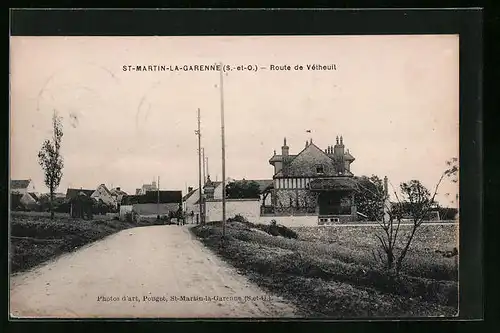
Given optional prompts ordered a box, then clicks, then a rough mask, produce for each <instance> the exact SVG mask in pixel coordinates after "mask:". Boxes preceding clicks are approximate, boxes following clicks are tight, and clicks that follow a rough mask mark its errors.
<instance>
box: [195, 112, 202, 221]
mask: <svg viewBox="0 0 500 333" xmlns="http://www.w3.org/2000/svg"><path fill="white" fill-rule="evenodd" d="M196 134H197V135H198V186H199V189H200V190H199V192H200V197H199V200H198V204H199V222H200V223H203V220H202V217H201V216H202V209H203V203H202V201H203V194H202V192H203V188H202V186H201V125H200V108H198V130H197V131H196Z"/></svg>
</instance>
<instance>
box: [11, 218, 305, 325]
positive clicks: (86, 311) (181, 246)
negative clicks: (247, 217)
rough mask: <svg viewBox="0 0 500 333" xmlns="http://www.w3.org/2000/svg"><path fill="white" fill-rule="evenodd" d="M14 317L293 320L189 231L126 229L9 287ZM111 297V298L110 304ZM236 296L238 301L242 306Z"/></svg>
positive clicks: (288, 308)
mask: <svg viewBox="0 0 500 333" xmlns="http://www.w3.org/2000/svg"><path fill="white" fill-rule="evenodd" d="M10 284H11V286H10V307H11V309H10V311H11V314H12V315H13V316H15V317H52V318H53V317H63V318H70V317H71V318H74V317H107V318H123V317H127V318H131V317H141V318H143V317H149V318H151V317H153V318H160V317H162V318H181V317H182V318H186V317H190V318H203V317H205V318H208V317H261V318H262V317H293V316H294V315H295V314H296V311H295V309H294V308H293V306H291V305H289V304H286V303H285V302H283V300H281V299H279V298H278V297H276V296H274V295H269V294H267V293H266V292H264V291H262V290H260V289H259V288H258V287H257V286H255V285H254V284H252V283H250V282H249V281H248V280H247V279H246V278H245V277H244V276H241V275H239V274H238V273H237V272H236V271H235V269H234V268H232V267H229V266H228V265H227V264H226V263H224V262H222V261H221V260H220V259H219V258H217V257H216V256H215V255H214V254H213V253H212V252H210V251H209V250H208V249H206V248H204V247H203V245H201V243H199V242H198V241H197V240H196V239H194V237H193V236H192V235H191V234H190V232H189V230H188V229H187V227H179V226H173V225H172V226H151V227H143V228H134V229H128V230H124V231H121V232H119V233H117V234H115V235H113V236H110V237H108V238H106V239H104V240H102V241H99V242H96V243H93V244H91V245H89V246H87V247H84V248H82V249H80V250H78V251H77V252H75V253H70V254H67V255H64V256H62V257H60V258H58V259H56V260H55V261H53V262H50V263H48V264H46V265H43V266H41V267H38V268H36V269H34V270H32V271H29V272H26V273H24V274H19V275H14V276H13V277H12V278H11V281H10ZM109 298H112V300H109ZM238 298H241V300H239V299H238Z"/></svg>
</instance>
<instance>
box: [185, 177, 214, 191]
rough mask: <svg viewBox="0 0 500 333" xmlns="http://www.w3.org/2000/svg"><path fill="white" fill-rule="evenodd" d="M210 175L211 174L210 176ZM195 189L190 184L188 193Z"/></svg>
mask: <svg viewBox="0 0 500 333" xmlns="http://www.w3.org/2000/svg"><path fill="white" fill-rule="evenodd" d="M209 177H210V176H209ZM192 190H193V188H192V187H191V186H190V187H188V193H189V192H191V191H192Z"/></svg>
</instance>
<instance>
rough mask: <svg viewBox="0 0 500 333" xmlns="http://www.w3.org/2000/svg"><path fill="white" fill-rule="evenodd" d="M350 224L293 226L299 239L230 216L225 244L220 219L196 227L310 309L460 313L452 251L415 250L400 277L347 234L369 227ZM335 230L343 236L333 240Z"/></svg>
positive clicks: (335, 313) (254, 276)
mask: <svg viewBox="0 0 500 333" xmlns="http://www.w3.org/2000/svg"><path fill="white" fill-rule="evenodd" d="M351 228H355V227H342V228H330V230H329V231H326V230H321V228H304V229H295V231H296V232H297V234H298V236H299V237H298V239H287V238H284V237H275V236H271V235H268V234H265V233H263V232H260V231H255V230H252V229H250V228H249V226H245V225H244V224H241V223H239V224H236V223H229V224H228V226H227V230H226V232H227V239H226V243H225V247H224V248H221V247H220V235H221V228H220V226H219V225H217V224H214V225H210V226H196V227H194V228H192V229H191V230H192V232H193V233H194V234H195V235H196V236H198V237H199V238H200V239H201V241H202V242H203V243H204V244H205V245H206V246H207V247H209V248H211V249H212V250H213V251H215V252H216V253H218V254H219V255H220V256H221V257H223V258H224V259H225V260H227V261H228V262H230V263H231V264H232V265H234V266H235V267H236V268H238V269H239V270H240V271H241V272H243V273H244V274H245V275H247V276H248V277H249V278H250V279H251V280H253V281H254V282H256V283H257V284H259V285H260V286H261V287H263V288H265V289H268V290H270V291H272V292H275V293H278V294H280V295H282V296H284V297H286V298H287V299H289V300H291V301H292V302H293V303H295V304H296V305H297V306H298V307H299V308H300V309H302V310H303V311H306V312H309V315H311V316H320V317H321V316H328V317H342V318H346V317H373V316H375V317H376V316H452V315H454V314H455V313H456V309H457V302H458V290H457V288H458V286H457V282H456V280H455V278H456V272H454V270H455V268H454V264H453V261H454V260H453V259H449V258H443V257H442V256H441V257H440V256H437V255H435V253H434V252H432V251H430V252H428V255H427V256H423V257H421V258H419V261H418V263H417V264H415V260H416V258H417V257H416V256H412V257H411V258H409V259H408V261H409V262H410V263H409V264H407V265H406V266H405V270H404V272H403V274H401V276H400V277H399V278H394V277H390V276H389V275H388V274H386V273H385V272H384V271H383V270H382V269H380V267H379V266H378V265H377V263H376V262H375V259H373V257H372V255H371V252H370V251H369V248H370V246H369V245H367V244H366V243H363V242H362V241H361V240H360V239H358V237H350V239H351V240H349V239H348V237H346V235H345V234H346V233H348V232H351V233H354V234H357V233H359V234H364V238H370V235H369V234H367V232H369V231H368V230H362V231H361V230H355V231H352V230H351V231H347V230H345V229H351ZM334 229H338V230H334ZM341 229H342V230H341ZM374 230H375V229H371V232H373V231H374ZM448 232H449V230H447V232H444V233H445V234H447V233H448ZM319 233H322V234H321V235H318V234H319ZM341 233H344V235H341ZM440 233H442V232H440ZM328 234H330V236H328ZM334 235H335V236H334ZM335 237H338V240H339V239H341V241H335V240H334V239H335ZM332 240H333V241H332ZM419 241H420V240H419ZM359 248H361V249H362V250H359ZM417 248H418V246H417ZM441 259H448V260H450V261H451V262H452V263H451V264H449V263H448V262H445V261H443V260H441ZM432 277H439V279H436V278H432Z"/></svg>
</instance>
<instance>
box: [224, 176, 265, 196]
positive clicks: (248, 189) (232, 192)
mask: <svg viewBox="0 0 500 333" xmlns="http://www.w3.org/2000/svg"><path fill="white" fill-rule="evenodd" d="M259 195H260V186H259V184H258V183H257V182H255V181H248V180H240V181H233V182H230V183H229V184H227V185H226V196H227V198H230V199H254V198H259Z"/></svg>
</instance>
